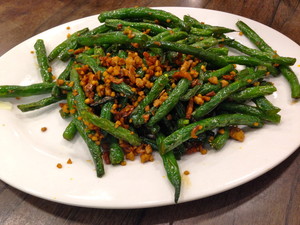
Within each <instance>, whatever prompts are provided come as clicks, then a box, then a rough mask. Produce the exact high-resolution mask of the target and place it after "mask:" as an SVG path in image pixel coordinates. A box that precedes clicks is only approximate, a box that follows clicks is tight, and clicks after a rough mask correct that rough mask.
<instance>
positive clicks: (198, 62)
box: [0, 7, 300, 203]
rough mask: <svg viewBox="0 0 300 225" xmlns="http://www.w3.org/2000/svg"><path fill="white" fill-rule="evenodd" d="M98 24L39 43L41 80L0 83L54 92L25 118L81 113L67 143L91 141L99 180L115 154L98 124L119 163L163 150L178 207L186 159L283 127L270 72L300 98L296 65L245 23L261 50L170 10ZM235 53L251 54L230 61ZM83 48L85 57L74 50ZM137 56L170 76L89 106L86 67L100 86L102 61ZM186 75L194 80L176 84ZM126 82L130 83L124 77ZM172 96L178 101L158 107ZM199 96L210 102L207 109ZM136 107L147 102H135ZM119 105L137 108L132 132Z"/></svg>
mask: <svg viewBox="0 0 300 225" xmlns="http://www.w3.org/2000/svg"><path fill="white" fill-rule="evenodd" d="M98 19H99V22H100V23H101V24H99V26H98V27H96V28H94V29H92V30H90V29H88V28H85V29H82V30H80V31H77V32H75V33H74V34H72V35H71V36H70V37H69V38H68V39H66V40H64V41H63V42H62V43H60V44H59V45H58V46H57V47H55V48H54V49H53V50H52V51H51V52H49V53H47V52H46V48H45V44H44V41H43V40H41V39H39V40H37V41H36V43H35V45H34V48H35V51H36V55H37V62H38V64H39V68H40V74H41V79H42V82H41V83H37V84H31V85H28V86H18V85H2V86H0V98H9V97H27V96H33V95H41V94H49V96H47V97H46V98H43V99H40V100H39V101H37V102H31V103H27V104H21V105H18V106H17V107H18V108H19V109H20V110H21V111H22V112H28V111H32V110H36V109H39V108H42V107H46V106H48V105H50V104H53V103H57V102H60V101H63V102H65V104H67V106H68V109H69V111H70V112H71V111H73V112H74V113H68V112H63V111H62V110H61V116H62V117H63V118H64V119H67V120H69V125H68V126H67V127H66V129H65V131H64V133H63V137H64V138H65V139H66V140H68V141H71V140H72V139H73V138H74V136H75V135H76V133H78V134H79V135H80V136H81V137H82V138H83V140H84V141H85V142H86V144H87V146H88V149H89V151H90V153H91V156H92V158H93V160H94V163H95V167H96V173H97V176H98V177H102V176H103V175H104V174H105V171H104V169H105V163H104V162H103V155H104V152H105V151H106V150H104V149H103V147H102V146H101V145H99V144H96V142H95V141H94V140H92V139H91V136H90V135H91V134H94V130H91V129H89V125H88V124H92V125H93V126H95V127H97V129H99V130H100V132H101V134H102V135H103V139H102V141H103V142H105V143H108V149H109V152H108V154H109V159H110V162H111V164H112V165H119V164H121V163H122V162H124V160H125V156H124V155H125V151H124V149H123V148H122V147H121V145H120V143H121V142H126V143H128V144H129V145H131V146H141V145H143V144H147V145H150V146H151V147H152V149H153V150H155V151H158V153H159V156H160V157H161V159H162V162H163V166H164V168H165V171H166V174H167V177H168V179H169V181H170V183H171V184H172V185H173V186H174V189H175V195H174V196H175V197H174V201H175V202H176V203H177V202H178V199H179V197H180V190H181V176H182V174H181V171H180V164H179V163H178V161H179V160H180V159H181V157H183V156H184V155H185V154H186V153H187V152H188V150H189V149H191V148H193V147H195V146H196V147H197V146H202V147H203V148H204V147H205V148H206V149H211V150H213V149H215V150H220V149H222V148H223V147H224V146H225V145H226V143H227V142H228V140H229V139H231V135H230V130H231V128H232V127H237V126H240V127H241V128H243V127H244V126H247V127H250V128H253V129H258V128H261V127H263V125H264V124H265V123H273V124H277V123H279V122H280V119H281V118H280V114H279V112H280V108H278V107H276V106H274V105H273V104H272V103H271V102H270V101H269V100H268V99H267V97H266V96H267V95H270V94H272V93H274V92H275V91H277V89H276V87H275V86H274V85H273V84H272V83H270V82H268V81H267V79H271V77H272V76H270V74H271V75H273V76H279V75H281V74H282V75H283V76H284V78H285V79H286V81H287V82H288V83H289V84H290V86H291V97H292V98H295V99H297V98H300V84H299V81H298V78H297V76H296V74H295V73H294V72H293V71H292V69H291V68H290V66H292V65H293V64H294V63H295V61H296V59H295V58H291V57H282V56H279V55H278V54H277V53H276V52H275V51H274V50H273V49H272V48H271V46H269V45H268V44H267V43H266V42H265V41H264V40H263V39H262V38H261V37H260V36H259V35H258V34H257V33H256V32H255V31H254V30H252V29H251V28H250V27H249V26H248V25H247V24H245V23H244V22H242V21H238V22H237V23H236V25H237V28H238V29H239V30H240V31H241V32H243V34H244V35H245V38H248V39H249V40H250V41H251V42H252V43H253V44H254V45H256V46H257V48H255V49H254V48H249V47H247V46H244V45H243V44H241V43H239V42H238V41H236V40H233V39H231V38H229V37H227V36H226V34H227V33H230V32H237V31H235V30H233V29H230V28H226V27H221V26H213V25H208V24H203V23H200V22H199V21H197V20H196V19H195V18H193V17H191V16H187V15H186V16H184V18H183V19H180V18H178V17H177V16H175V15H173V14H171V13H169V12H166V11H163V10H157V9H151V8H147V7H136V8H122V9H117V10H113V11H108V12H103V13H101V14H100V15H99V17H98ZM229 48H234V49H235V50H237V51H239V52H240V53H241V55H239V56H231V55H229V53H230V51H229ZM76 49H82V51H74V50H76ZM128 52H135V53H137V54H138V55H139V56H140V57H141V58H142V59H143V63H144V64H147V63H148V62H147V59H146V58H145V57H144V53H145V52H146V53H148V54H149V55H150V56H151V57H156V58H155V59H157V60H158V61H159V62H160V64H161V65H164V66H165V67H162V68H168V69H164V70H163V71H162V73H161V74H160V75H157V76H151V77H150V78H149V81H150V82H152V85H151V86H148V87H143V89H139V87H137V86H135V84H134V85H133V84H132V83H130V82H129V81H128V80H126V79H120V82H115V83H111V85H110V86H109V87H110V88H111V89H112V90H113V91H114V92H115V95H114V96H108V95H107V96H100V95H98V94H95V95H94V97H93V103H91V104H90V103H88V102H87V101H86V98H87V97H88V96H86V93H85V91H84V87H83V86H82V85H81V80H80V74H79V73H78V68H82V67H83V66H87V67H88V69H89V71H90V73H93V74H95V75H96V74H97V75H99V77H100V78H99V80H98V82H99V83H100V84H102V85H106V80H105V76H104V75H103V74H104V73H105V72H106V71H107V69H108V68H107V67H106V66H105V65H103V64H102V63H101V60H100V58H101V57H106V56H112V57H119V58H123V59H124V60H126V58H127V55H128ZM55 60H61V61H63V62H66V68H65V70H64V71H63V72H62V73H61V74H60V75H59V77H58V78H57V81H56V82H55V81H53V75H52V72H51V65H52V63H53V61H55ZM190 60H192V62H193V63H195V65H193V66H190V68H192V69H193V71H194V74H195V71H196V76H192V75H191V74H192V70H184V68H183V63H184V62H185V63H187V62H189V61H190ZM236 64H237V65H243V66H244V69H242V70H237V69H236V67H235V65H236ZM190 65H191V64H190ZM145 73H146V71H145V70H143V68H135V70H134V76H135V78H143V77H144V76H145ZM182 73H185V74H186V73H188V75H189V76H182V77H181V76H179V78H178V77H176V74H182ZM117 76H119V77H121V74H118V75H117ZM213 80H214V81H213ZM58 81H60V82H62V83H63V84H61V83H60V82H58ZM134 89H139V90H140V91H143V93H145V96H144V97H143V98H142V99H140V100H139V101H137V99H138V95H137V93H136V92H135V91H134ZM95 93H96V92H95ZM163 93H166V94H167V96H168V97H167V98H166V99H165V100H164V101H162V102H161V104H160V105H155V104H154V102H155V101H156V100H158V99H159V98H160V96H162V94H163ZM196 99H200V100H201V99H202V100H203V99H204V100H203V102H202V103H199V102H197V101H196ZM134 102H137V103H138V104H135V105H134V104H133V103H134ZM116 104H117V105H118V106H119V107H120V108H119V109H118V110H119V112H120V111H121V110H122V109H124V110H125V107H128V106H131V108H132V111H131V112H130V113H128V114H126V116H124V118H125V121H127V125H128V127H129V128H128V127H126V128H124V127H122V126H116V122H117V119H116V118H115V116H114V114H113V106H114V105H116ZM146 108H148V109H147V110H146ZM145 118H148V119H145ZM218 129H222V133H220V132H217V131H218ZM106 153H107V152H106Z"/></svg>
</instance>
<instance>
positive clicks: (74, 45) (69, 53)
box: [57, 39, 78, 62]
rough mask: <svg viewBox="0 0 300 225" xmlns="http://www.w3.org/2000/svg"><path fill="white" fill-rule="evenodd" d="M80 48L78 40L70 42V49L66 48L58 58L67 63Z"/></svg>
mask: <svg viewBox="0 0 300 225" xmlns="http://www.w3.org/2000/svg"><path fill="white" fill-rule="evenodd" d="M77 47H78V42H77V40H76V39H74V40H70V42H69V43H68V47H66V48H65V49H63V50H62V51H61V52H60V53H59V55H58V56H57V58H59V59H60V60H61V61H63V62H66V61H68V60H69V59H70V58H71V56H72V55H73V53H74V49H76V48H77Z"/></svg>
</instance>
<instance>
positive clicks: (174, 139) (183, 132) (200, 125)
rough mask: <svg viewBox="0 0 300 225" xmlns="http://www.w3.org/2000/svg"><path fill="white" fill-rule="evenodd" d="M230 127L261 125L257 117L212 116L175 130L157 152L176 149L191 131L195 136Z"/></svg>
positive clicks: (239, 115)
mask: <svg viewBox="0 0 300 225" xmlns="http://www.w3.org/2000/svg"><path fill="white" fill-rule="evenodd" d="M230 125H248V126H251V127H261V126H262V123H261V120H260V119H259V118H258V117H255V116H250V115H244V114H239V113H236V114H222V115H218V116H213V117H210V118H207V119H203V120H200V121H197V122H194V123H191V124H189V125H187V126H185V127H183V128H180V129H178V130H176V131H175V132H173V133H172V134H170V135H169V136H167V137H166V138H165V139H164V140H163V141H162V146H161V147H160V149H159V151H160V152H161V153H162V154H165V153H167V152H169V151H171V150H172V149H174V148H176V147H177V146H179V145H180V144H182V143H183V142H185V141H187V140H189V139H191V138H192V136H191V135H192V131H195V132H193V133H195V135H199V134H201V133H203V132H205V131H208V130H213V129H215V128H218V127H226V126H230Z"/></svg>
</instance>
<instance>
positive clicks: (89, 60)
mask: <svg viewBox="0 0 300 225" xmlns="http://www.w3.org/2000/svg"><path fill="white" fill-rule="evenodd" d="M76 61H77V62H80V63H82V64H84V65H88V66H89V67H90V68H91V69H92V70H93V72H94V73H97V72H99V71H100V72H102V73H103V72H104V71H105V70H106V68H104V67H102V66H100V65H99V64H98V63H97V60H96V59H95V58H94V57H93V56H90V55H87V54H84V53H81V54H78V55H77V56H76Z"/></svg>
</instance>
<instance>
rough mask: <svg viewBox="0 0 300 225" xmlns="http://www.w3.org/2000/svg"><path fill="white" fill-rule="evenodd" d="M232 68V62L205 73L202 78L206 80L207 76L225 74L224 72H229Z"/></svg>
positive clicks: (218, 76)
mask: <svg viewBox="0 0 300 225" xmlns="http://www.w3.org/2000/svg"><path fill="white" fill-rule="evenodd" d="M233 70H234V65H233V64H228V65H227V66H224V67H222V68H220V69H218V70H215V71H213V72H210V73H207V74H205V76H204V80H205V81H207V80H208V78H210V77H217V78H220V77H222V76H223V75H225V74H226V73H229V72H231V71H233Z"/></svg>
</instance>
